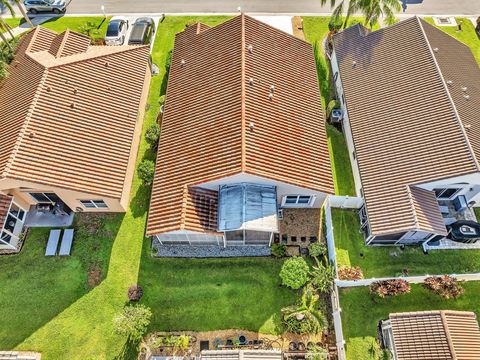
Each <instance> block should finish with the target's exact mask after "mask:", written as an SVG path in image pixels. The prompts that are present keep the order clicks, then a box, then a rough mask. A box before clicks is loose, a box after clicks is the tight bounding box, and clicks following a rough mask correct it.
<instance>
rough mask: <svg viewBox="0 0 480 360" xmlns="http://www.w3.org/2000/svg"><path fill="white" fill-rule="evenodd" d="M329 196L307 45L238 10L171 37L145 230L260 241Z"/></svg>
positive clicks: (213, 240)
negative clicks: (283, 220)
mask: <svg viewBox="0 0 480 360" xmlns="http://www.w3.org/2000/svg"><path fill="white" fill-rule="evenodd" d="M333 192H334V188H333V180H332V174H331V168H330V160H329V153H328V146H327V138H326V131H325V123H324V115H323V111H322V107H321V100H320V92H319V86H318V79H317V72H316V66H315V58H314V54H313V50H312V46H311V45H310V44H308V43H306V42H304V41H302V40H300V39H297V38H295V37H293V36H291V35H289V34H286V33H284V32H282V31H280V30H277V29H275V28H273V27H271V26H269V25H267V24H264V23H262V22H260V21H258V20H255V19H253V18H251V17H248V16H246V15H243V14H242V15H240V16H238V17H235V18H234V19H231V20H229V21H227V22H225V23H223V24H221V25H218V26H216V27H213V28H209V27H208V26H206V25H203V24H196V25H193V26H190V27H188V28H187V29H185V31H183V32H181V33H179V34H177V36H176V39H175V47H174V51H173V57H172V63H171V66H170V75H169V79H168V87H167V94H166V102H165V112H164V114H163V118H162V123H161V134H160V144H159V148H158V157H157V166H156V174H155V181H154V185H153V192H152V199H151V203H150V212H149V217H148V226H147V235H150V236H156V238H157V239H158V241H159V242H160V244H164V245H166V244H186V245H192V244H197V245H206V244H217V245H220V246H227V245H268V244H270V242H271V240H272V236H273V234H275V233H277V232H278V216H277V210H278V209H279V208H282V207H289V208H320V206H321V205H322V203H323V202H324V200H325V198H326V196H327V194H332V193H333Z"/></svg>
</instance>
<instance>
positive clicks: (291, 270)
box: [280, 256, 309, 289]
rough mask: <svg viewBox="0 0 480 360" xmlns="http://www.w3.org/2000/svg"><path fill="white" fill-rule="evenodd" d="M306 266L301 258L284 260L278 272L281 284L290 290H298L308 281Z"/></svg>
mask: <svg viewBox="0 0 480 360" xmlns="http://www.w3.org/2000/svg"><path fill="white" fill-rule="evenodd" d="M308 271H309V268H308V265H307V263H306V262H305V260H304V259H303V258H302V257H299V256H296V257H292V258H290V259H288V260H286V261H285V262H284V263H283V265H282V269H281V270H280V278H281V279H282V284H283V285H285V286H288V287H291V288H292V289H300V288H301V287H302V286H303V285H305V284H306V283H307V281H308Z"/></svg>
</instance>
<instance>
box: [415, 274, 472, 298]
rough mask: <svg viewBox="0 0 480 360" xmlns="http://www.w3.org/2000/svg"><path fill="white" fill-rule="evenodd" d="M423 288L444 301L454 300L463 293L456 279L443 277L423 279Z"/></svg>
mask: <svg viewBox="0 0 480 360" xmlns="http://www.w3.org/2000/svg"><path fill="white" fill-rule="evenodd" d="M423 286H424V287H425V288H427V289H429V290H431V291H433V292H434V293H435V294H438V295H440V296H441V297H443V298H444V299H456V298H458V297H459V296H460V295H462V294H463V293H464V292H465V289H464V288H462V287H461V286H460V285H459V284H458V281H457V279H456V278H454V277H451V276H448V275H443V276H430V277H428V278H426V279H425V281H424V282H423Z"/></svg>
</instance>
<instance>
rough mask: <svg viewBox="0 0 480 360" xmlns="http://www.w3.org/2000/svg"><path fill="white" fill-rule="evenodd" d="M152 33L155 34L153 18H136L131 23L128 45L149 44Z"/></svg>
mask: <svg viewBox="0 0 480 360" xmlns="http://www.w3.org/2000/svg"><path fill="white" fill-rule="evenodd" d="M153 34H155V22H154V21H153V19H152V18H149V17H143V18H138V19H137V20H135V23H134V24H133V27H132V32H131V33H130V38H129V39H128V45H144V44H150V41H151V40H152V36H153Z"/></svg>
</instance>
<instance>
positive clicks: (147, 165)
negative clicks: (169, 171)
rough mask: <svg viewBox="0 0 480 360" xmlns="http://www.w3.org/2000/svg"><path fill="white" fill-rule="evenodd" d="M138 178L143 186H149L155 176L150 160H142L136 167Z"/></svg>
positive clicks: (153, 166)
mask: <svg viewBox="0 0 480 360" xmlns="http://www.w3.org/2000/svg"><path fill="white" fill-rule="evenodd" d="M138 176H139V177H140V179H141V180H142V182H143V183H144V184H145V185H151V184H152V183H153V178H154V176H155V163H154V162H153V161H152V160H143V161H142V162H141V163H140V165H138Z"/></svg>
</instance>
